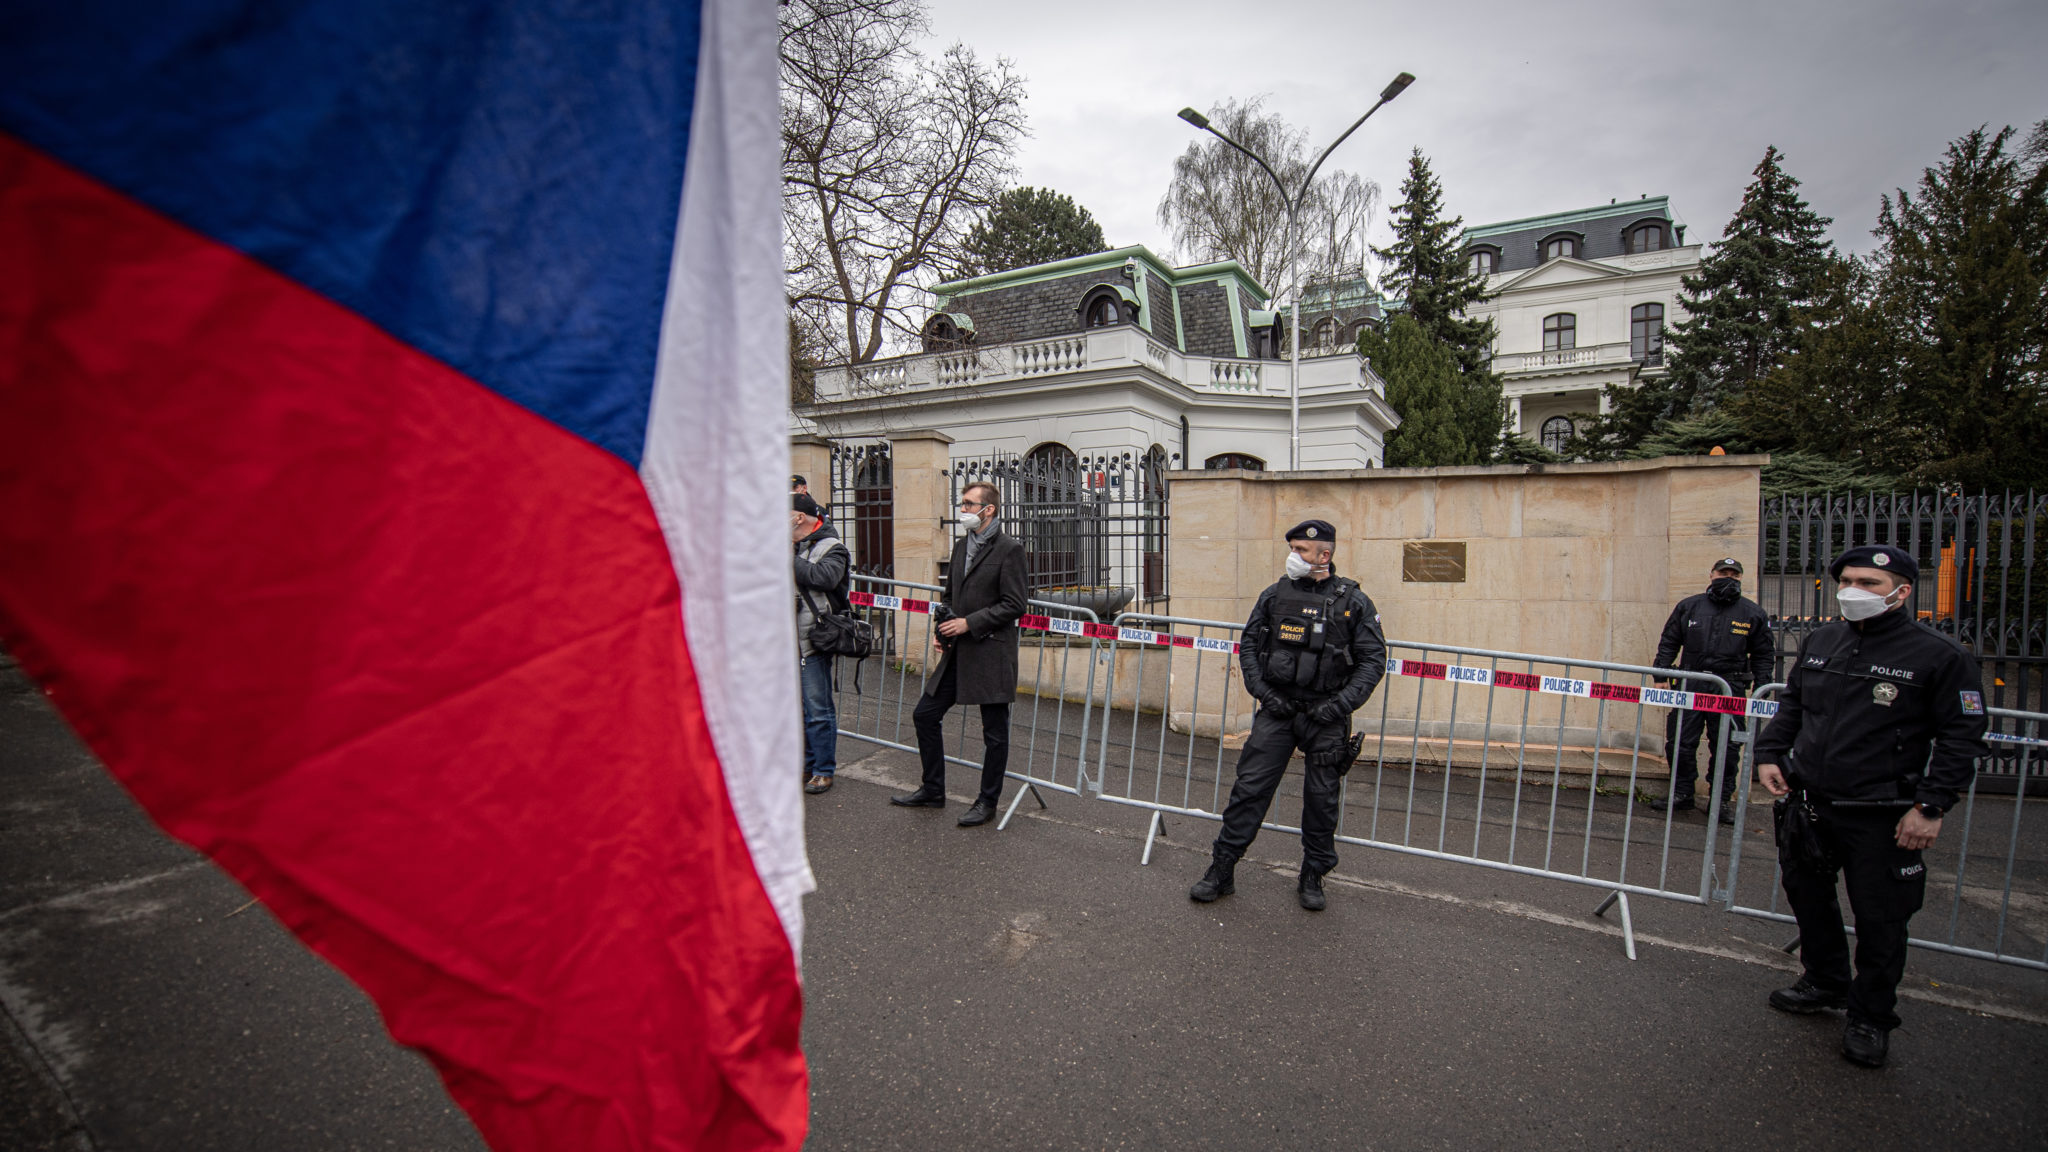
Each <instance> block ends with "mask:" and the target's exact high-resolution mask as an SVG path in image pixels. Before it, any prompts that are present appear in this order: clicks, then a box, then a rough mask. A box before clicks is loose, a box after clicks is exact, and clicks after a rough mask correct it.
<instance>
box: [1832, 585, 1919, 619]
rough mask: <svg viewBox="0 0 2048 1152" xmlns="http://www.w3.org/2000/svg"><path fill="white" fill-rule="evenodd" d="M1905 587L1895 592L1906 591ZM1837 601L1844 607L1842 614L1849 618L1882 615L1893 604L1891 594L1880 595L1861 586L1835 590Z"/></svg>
mask: <svg viewBox="0 0 2048 1152" xmlns="http://www.w3.org/2000/svg"><path fill="white" fill-rule="evenodd" d="M1904 590H1905V589H1904V588H1903V587H1901V588H1899V589H1896V590H1895V592H1899V591H1904ZM1835 603H1836V604H1837V605H1838V606H1840V608H1841V609H1842V616H1843V617H1844V618H1845V619H1849V620H1868V619H1870V618H1871V617H1873V616H1882V615H1884V613H1885V612H1886V611H1887V610H1889V609H1890V608H1891V606H1892V604H1893V600H1892V598H1891V596H1889V595H1886V596H1879V595H1878V594H1877V593H1875V592H1866V591H1864V590H1863V589H1861V588H1841V589H1837V590H1836V592H1835Z"/></svg>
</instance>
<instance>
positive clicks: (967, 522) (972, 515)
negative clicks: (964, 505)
mask: <svg viewBox="0 0 2048 1152" xmlns="http://www.w3.org/2000/svg"><path fill="white" fill-rule="evenodd" d="M960 526H961V527H962V528H965V529H967V530H968V531H969V532H979V531H981V513H979V512H962V513H961V514H960Z"/></svg>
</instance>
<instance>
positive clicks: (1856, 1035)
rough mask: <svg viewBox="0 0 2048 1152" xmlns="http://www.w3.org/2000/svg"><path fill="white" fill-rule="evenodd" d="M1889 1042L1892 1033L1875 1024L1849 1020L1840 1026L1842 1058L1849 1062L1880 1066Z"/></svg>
mask: <svg viewBox="0 0 2048 1152" xmlns="http://www.w3.org/2000/svg"><path fill="white" fill-rule="evenodd" d="M1891 1044H1892V1034H1891V1033H1889V1032H1887V1031H1885V1030H1884V1029H1882V1028H1879V1027H1878V1026H1877V1025H1875V1024H1871V1023H1868V1022H1865V1021H1862V1020H1851V1021H1849V1023H1848V1024H1846V1025H1844V1026H1843V1028H1842V1058H1843V1059H1844V1060H1847V1061H1848V1062H1849V1063H1851V1064H1861V1065H1863V1066H1864V1067H1865V1068H1882V1067H1884V1056H1885V1052H1886V1050H1887V1049H1889V1048H1890V1047H1891Z"/></svg>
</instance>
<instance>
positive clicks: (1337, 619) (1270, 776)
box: [1188, 520, 1387, 912]
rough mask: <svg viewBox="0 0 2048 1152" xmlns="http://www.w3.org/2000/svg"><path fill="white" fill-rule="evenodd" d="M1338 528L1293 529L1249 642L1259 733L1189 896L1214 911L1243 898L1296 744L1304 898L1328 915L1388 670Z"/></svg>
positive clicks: (1373, 613) (1246, 650) (1247, 748)
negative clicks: (1345, 813) (1340, 813)
mask: <svg viewBox="0 0 2048 1152" xmlns="http://www.w3.org/2000/svg"><path fill="white" fill-rule="evenodd" d="M1336 546H1337V530H1336V529H1335V528H1333V527H1331V526H1330V524H1329V523H1328V522H1327V521H1323V520H1304V521H1302V522H1301V523H1300V524H1297V525H1295V526H1294V527H1292V528H1290V529H1288V530H1287V575H1286V576H1285V577H1284V578H1282V579H1281V580H1280V581H1279V582H1278V583H1276V584H1274V585H1273V586H1272V587H1270V588H1268V589H1266V590H1265V591H1264V592H1262V593H1260V594H1259V600H1258V603H1257V604H1255V605H1253V606H1252V614H1251V619H1249V620H1247V621H1246V622H1245V626H1244V636H1243V638H1242V640H1241V642H1240V643H1239V645H1238V665H1239V667H1240V668H1242V669H1243V671H1244V689H1245V691H1246V692H1249V693H1250V694H1251V696H1252V698H1253V699H1255V700H1257V701H1258V702H1259V711H1258V714H1257V715H1256V716H1254V717H1253V718H1252V734H1251V736H1250V738H1248V739H1247V740H1246V741H1245V744H1244V752H1243V753H1241V754H1240V755H1239V756H1238V758H1237V783H1236V784H1235V785H1233V786H1232V787H1231V789H1230V804H1229V806H1228V807H1226V808H1224V810H1223V831H1222V832H1221V833H1219V834H1217V837H1216V843H1215V846H1214V847H1213V848H1212V849H1211V850H1210V851H1211V856H1212V861H1211V863H1210V865H1209V870H1208V871H1207V872H1205V873H1203V875H1202V878H1201V879H1200V880H1198V881H1196V882H1195V886H1194V887H1193V888H1190V889H1188V898H1189V899H1190V900H1194V901H1197V902H1199V903H1202V904H1207V903H1209V902H1210V901H1211V900H1214V899H1216V898H1217V897H1219V896H1228V895H1230V894H1231V893H1232V892H1235V891H1236V890H1237V885H1236V880H1235V876H1234V871H1235V869H1236V868H1237V861H1238V858H1239V857H1241V856H1243V855H1244V854H1245V850H1246V849H1248V848H1250V847H1251V846H1252V838H1253V837H1255V836H1257V835H1258V834H1259V825H1260V824H1262V823H1264V822H1265V819H1266V809H1267V807H1268V806H1270V805H1271V804H1272V803H1273V793H1274V791H1275V790H1276V789H1278V788H1279V787H1280V777H1281V775H1282V774H1284V773H1285V772H1286V771H1287V761H1288V759H1289V758H1291V757H1292V756H1293V755H1294V750H1295V749H1296V748H1300V749H1301V755H1302V761H1303V764H1304V766H1305V767H1304V771H1303V780H1302V795H1301V880H1300V882H1299V884H1298V885H1297V886H1296V889H1295V898H1296V899H1297V900H1298V901H1300V903H1301V906H1302V907H1303V908H1306V909H1308V910H1309V911H1311V912H1320V911H1322V910H1323V908H1324V906H1325V904H1326V899H1325V897H1324V895H1323V874H1324V873H1326V872H1328V871H1329V870H1330V869H1332V868H1335V867H1336V866H1337V850H1336V832H1337V802H1338V794H1339V789H1340V787H1341V781H1342V779H1343V777H1344V774H1345V773H1346V772H1349V771H1350V770H1351V763H1352V761H1354V760H1356V759H1357V758H1358V748H1359V744H1360V742H1361V740H1362V738H1361V737H1359V736H1353V735H1352V734H1351V714H1352V713H1353V712H1355V711H1357V710H1358V709H1359V708H1360V707H1361V706H1362V705H1364V703H1365V702H1366V700H1367V698H1369V697H1370V696H1371V695H1372V690H1373V688H1374V687H1376V686H1377V685H1378V684H1379V682H1380V677H1381V676H1382V675H1384V674H1385V673H1386V670H1387V649H1386V644H1385V642H1384V641H1382V640H1381V638H1380V615H1379V610H1378V609H1377V608H1374V607H1373V603H1372V600H1371V598H1369V597H1368V596H1366V594H1365V593H1364V592H1363V591H1362V590H1360V588H1359V587H1358V582H1357V581H1355V580H1347V579H1345V578H1343V577H1340V576H1338V575H1337V572H1336V567H1335V565H1334V564H1333V563H1332V557H1333V555H1334V553H1335V551H1336Z"/></svg>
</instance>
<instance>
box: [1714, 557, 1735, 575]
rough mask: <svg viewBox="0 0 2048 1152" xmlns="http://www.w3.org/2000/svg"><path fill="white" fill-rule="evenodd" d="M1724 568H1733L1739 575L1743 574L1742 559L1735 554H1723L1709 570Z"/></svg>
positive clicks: (1717, 570)
mask: <svg viewBox="0 0 2048 1152" xmlns="http://www.w3.org/2000/svg"><path fill="white" fill-rule="evenodd" d="M1723 568H1733V569H1735V574H1736V575H1737V576H1740V575H1742V561H1740V560H1737V559H1736V558H1735V557H1733V556H1723V557H1721V558H1720V559H1719V560H1716V561H1714V566H1713V567H1712V568H1710V569H1708V571H1710V572H1719V571H1720V570H1721V569H1723Z"/></svg>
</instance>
